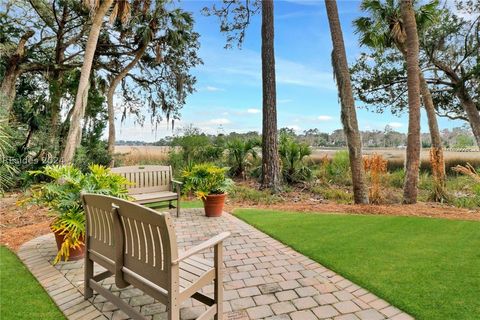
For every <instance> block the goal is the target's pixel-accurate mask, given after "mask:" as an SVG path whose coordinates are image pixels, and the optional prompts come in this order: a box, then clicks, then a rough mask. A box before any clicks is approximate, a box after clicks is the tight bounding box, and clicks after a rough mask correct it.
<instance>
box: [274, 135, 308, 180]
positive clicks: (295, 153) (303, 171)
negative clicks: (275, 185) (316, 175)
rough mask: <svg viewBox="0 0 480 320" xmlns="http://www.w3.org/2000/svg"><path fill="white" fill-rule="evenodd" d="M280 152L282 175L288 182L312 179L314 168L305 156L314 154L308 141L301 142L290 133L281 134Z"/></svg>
mask: <svg viewBox="0 0 480 320" xmlns="http://www.w3.org/2000/svg"><path fill="white" fill-rule="evenodd" d="M278 152H279V154H280V159H281V161H282V176H283V179H284V180H285V182H287V183H297V182H303V181H307V180H309V179H311V177H312V170H311V169H310V168H309V167H308V165H307V164H306V162H305V157H307V156H309V155H310V154H312V151H311V150H310V147H309V146H308V145H307V144H306V143H300V142H298V141H296V140H295V139H294V137H292V136H291V135H289V134H286V133H284V134H282V135H280V143H279V148H278Z"/></svg>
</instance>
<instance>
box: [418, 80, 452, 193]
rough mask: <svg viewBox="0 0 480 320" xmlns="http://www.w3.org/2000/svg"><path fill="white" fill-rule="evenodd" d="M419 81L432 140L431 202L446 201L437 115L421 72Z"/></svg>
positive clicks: (443, 165)
mask: <svg viewBox="0 0 480 320" xmlns="http://www.w3.org/2000/svg"><path fill="white" fill-rule="evenodd" d="M419 81H420V92H421V94H422V100H423V106H424V107H425V111H426V113H427V119H428V127H429V130H430V138H431V140H432V145H431V148H430V165H431V167H432V176H433V182H434V186H433V187H434V190H433V194H432V198H431V200H433V201H437V202H443V201H446V200H447V192H446V189H445V158H444V156H443V146H442V139H441V137H440V130H439V129H438V122H437V114H436V113H435V107H434V105H433V99H432V95H431V94H430V89H429V88H428V84H427V81H425V78H424V76H423V73H422V72H421V71H420V73H419Z"/></svg>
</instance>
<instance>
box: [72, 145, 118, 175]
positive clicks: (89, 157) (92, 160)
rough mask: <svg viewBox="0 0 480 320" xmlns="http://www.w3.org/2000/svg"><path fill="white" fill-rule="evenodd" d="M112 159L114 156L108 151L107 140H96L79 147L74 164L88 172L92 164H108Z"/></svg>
mask: <svg viewBox="0 0 480 320" xmlns="http://www.w3.org/2000/svg"><path fill="white" fill-rule="evenodd" d="M111 161H112V157H111V156H110V155H109V154H108V151H107V142H105V141H96V142H95V143H91V144H87V145H81V146H79V147H78V148H77V150H76V152H75V158H74V159H73V165H74V166H75V167H76V168H79V169H80V170H81V171H82V172H87V171H89V168H90V165H92V164H97V165H102V166H108V165H109V164H110V162H111Z"/></svg>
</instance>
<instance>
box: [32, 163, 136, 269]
mask: <svg viewBox="0 0 480 320" xmlns="http://www.w3.org/2000/svg"><path fill="white" fill-rule="evenodd" d="M30 174H32V175H35V176H42V177H44V178H46V179H47V182H44V183H40V184H37V185H35V186H33V187H32V188H31V194H30V196H29V197H28V198H26V199H25V200H24V201H23V202H26V203H35V204H39V205H42V206H46V207H47V208H48V209H49V210H50V212H51V213H52V214H53V215H54V216H55V219H54V221H53V222H52V224H51V229H52V231H53V232H55V233H58V234H59V235H62V236H64V239H65V240H64V243H63V244H62V247H61V249H60V250H59V252H58V254H57V257H56V258H55V263H56V262H58V261H60V259H62V258H64V259H65V260H68V257H69V251H70V250H71V249H75V248H77V247H78V246H80V245H82V244H83V243H82V239H83V238H84V236H85V214H84V211H83V207H82V203H81V194H82V193H98V194H104V195H109V196H114V197H118V198H123V199H128V193H127V189H126V185H128V184H129V182H128V180H126V179H125V178H123V177H121V176H119V175H116V174H113V173H111V172H110V170H109V169H107V168H105V167H103V166H100V165H90V166H89V172H88V173H85V174H84V173H82V172H81V171H80V170H79V169H78V168H75V167H74V166H72V165H66V166H58V165H55V166H46V167H45V168H43V169H42V170H38V171H31V172H30Z"/></svg>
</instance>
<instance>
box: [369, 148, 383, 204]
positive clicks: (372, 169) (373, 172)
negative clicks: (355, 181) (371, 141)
mask: <svg viewBox="0 0 480 320" xmlns="http://www.w3.org/2000/svg"><path fill="white" fill-rule="evenodd" d="M363 166H364V168H365V171H366V172H367V173H368V174H369V178H370V188H369V199H370V202H371V203H374V204H379V203H381V202H382V200H383V198H384V197H383V192H382V186H381V182H382V180H383V176H384V175H385V174H386V173H387V161H386V160H385V159H383V157H382V156H381V155H378V154H373V155H370V156H365V157H364V158H363Z"/></svg>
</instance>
